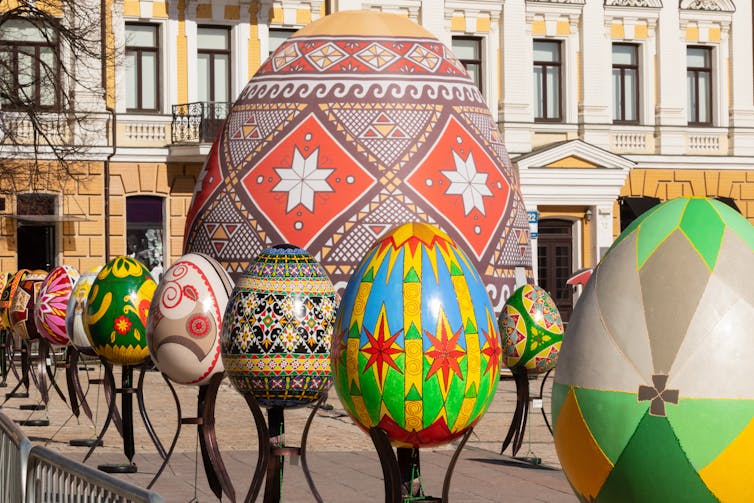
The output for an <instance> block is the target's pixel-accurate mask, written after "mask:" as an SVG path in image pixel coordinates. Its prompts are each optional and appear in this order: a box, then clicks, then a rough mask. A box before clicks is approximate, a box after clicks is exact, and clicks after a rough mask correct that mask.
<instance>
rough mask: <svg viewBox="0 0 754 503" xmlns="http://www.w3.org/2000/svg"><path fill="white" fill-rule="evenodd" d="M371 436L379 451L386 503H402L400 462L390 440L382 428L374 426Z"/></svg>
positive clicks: (370, 431) (370, 430)
mask: <svg viewBox="0 0 754 503" xmlns="http://www.w3.org/2000/svg"><path fill="white" fill-rule="evenodd" d="M369 436H370V437H371V438H372V443H373V444H374V447H375V449H377V456H378V457H379V458H380V465H382V479H383V481H384V484H385V503H402V501H403V497H402V496H401V474H400V470H399V468H398V460H397V458H396V457H395V453H394V452H393V446H392V445H391V444H390V438H388V436H387V433H386V432H385V430H383V429H382V428H378V427H376V426H373V427H371V428H369Z"/></svg>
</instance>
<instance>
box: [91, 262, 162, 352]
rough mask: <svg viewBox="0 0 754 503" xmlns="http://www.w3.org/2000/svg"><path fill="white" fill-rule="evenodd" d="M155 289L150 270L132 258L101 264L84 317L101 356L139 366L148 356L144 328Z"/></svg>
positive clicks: (94, 347) (92, 341)
mask: <svg viewBox="0 0 754 503" xmlns="http://www.w3.org/2000/svg"><path fill="white" fill-rule="evenodd" d="M156 288H157V284H156V283H155V281H154V280H153V279H152V276H151V275H150V274H149V271H147V269H146V268H145V267H144V265H143V264H142V263H141V262H139V261H138V260H136V259H133V258H131V257H124V256H121V257H116V258H114V259H113V260H111V261H110V262H108V263H107V264H106V265H105V266H104V267H102V270H100V272H99V273H98V274H97V278H96V279H95V280H94V282H93V283H92V287H91V289H90V290H89V294H88V295H87V299H86V311H84V320H83V321H84V329H85V330H86V332H87V335H88V336H89V340H90V342H91V344H92V348H93V349H94V351H95V352H96V353H97V354H98V355H100V356H101V357H103V358H105V359H106V360H107V361H109V362H110V363H113V364H116V365H138V364H139V363H142V362H143V361H144V360H146V359H147V358H148V357H149V349H148V347H147V336H146V330H145V327H146V323H147V316H148V315H149V304H150V303H151V302H152V296H153V295H154V291H155V289H156Z"/></svg>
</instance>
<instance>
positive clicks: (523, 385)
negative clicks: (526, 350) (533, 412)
mask: <svg viewBox="0 0 754 503" xmlns="http://www.w3.org/2000/svg"><path fill="white" fill-rule="evenodd" d="M513 379H514V380H515V382H516V411H515V412H514V413H513V421H512V422H511V425H510V428H509V429H508V434H507V435H506V436H505V440H503V447H502V449H500V454H502V453H503V452H504V451H505V449H507V448H508V445H510V444H511V441H512V442H513V445H512V447H511V450H512V453H513V455H514V456H515V455H516V453H517V452H518V450H519V449H520V448H521V444H522V443H523V441H524V430H526V418H527V416H528V415H529V414H528V412H529V376H528V375H527V373H526V371H525V370H524V371H523V372H521V371H517V372H513Z"/></svg>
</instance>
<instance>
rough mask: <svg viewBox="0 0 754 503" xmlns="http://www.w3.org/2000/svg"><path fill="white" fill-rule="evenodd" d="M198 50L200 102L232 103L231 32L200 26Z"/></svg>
mask: <svg viewBox="0 0 754 503" xmlns="http://www.w3.org/2000/svg"><path fill="white" fill-rule="evenodd" d="M197 48H198V51H197V52H198V57H199V61H198V65H197V66H198V68H197V70H198V74H199V96H198V97H199V101H204V102H224V101H230V30H228V29H227V28H217V27H207V26H200V27H199V30H198V37H197Z"/></svg>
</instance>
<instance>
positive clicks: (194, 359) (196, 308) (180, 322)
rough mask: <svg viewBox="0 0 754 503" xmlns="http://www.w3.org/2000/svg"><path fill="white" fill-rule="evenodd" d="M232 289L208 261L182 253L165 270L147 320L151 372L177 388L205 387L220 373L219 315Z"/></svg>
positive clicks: (222, 273)
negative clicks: (178, 384) (154, 372)
mask: <svg viewBox="0 0 754 503" xmlns="http://www.w3.org/2000/svg"><path fill="white" fill-rule="evenodd" d="M232 290H233V282H232V281H231V279H230V277H229V276H228V273H227V272H225V270H224V269H223V268H222V266H221V265H220V264H219V263H217V261H216V260H214V259H213V258H211V257H208V256H206V255H202V254H199V253H188V254H186V255H184V256H182V257H181V258H179V259H178V260H177V261H176V262H175V263H174V264H173V265H172V266H170V267H169V268H168V270H167V271H165V274H164V275H163V276H162V280H161V281H160V284H159V285H158V286H157V291H156V292H155V295H154V297H153V298H152V305H151V306H150V308H149V317H148V318H147V345H148V346H149V354H150V355H151V356H152V360H153V361H154V363H155V365H157V368H158V369H160V371H162V372H163V373H164V374H165V375H167V376H168V377H169V378H170V379H172V380H173V381H175V382H177V383H180V384H191V385H201V384H205V383H206V382H207V381H208V380H209V379H210V378H211V377H212V376H213V375H215V374H217V373H220V372H223V370H224V368H223V362H222V359H221V358H220V329H221V327H222V316H223V313H224V312H225V307H226V306H227V304H228V297H229V296H230V294H231V292H232Z"/></svg>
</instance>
